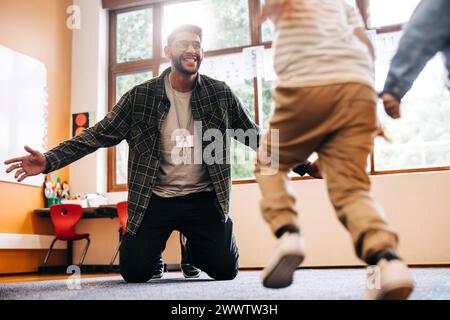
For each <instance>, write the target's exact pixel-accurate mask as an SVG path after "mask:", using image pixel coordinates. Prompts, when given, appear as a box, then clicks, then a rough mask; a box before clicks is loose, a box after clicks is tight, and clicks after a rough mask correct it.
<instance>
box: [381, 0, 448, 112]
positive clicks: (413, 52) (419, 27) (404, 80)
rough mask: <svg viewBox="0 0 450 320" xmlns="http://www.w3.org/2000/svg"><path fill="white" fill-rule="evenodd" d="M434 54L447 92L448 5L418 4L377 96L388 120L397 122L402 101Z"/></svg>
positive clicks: (436, 1) (441, 0) (443, 1)
mask: <svg viewBox="0 0 450 320" xmlns="http://www.w3.org/2000/svg"><path fill="white" fill-rule="evenodd" d="M438 52H442V53H443V55H444V56H445V64H446V67H447V70H448V76H449V78H448V85H449V88H450V1H448V0H422V1H421V2H420V3H419V5H418V6H417V8H416V10H415V11H414V13H413V15H412V17H411V19H410V21H409V22H408V24H407V26H406V28H405V30H404V33H403V35H402V37H401V39H400V43H399V47H398V50H397V53H396V54H395V55H394V58H393V59H392V62H391V66H390V69H389V73H388V76H387V78H386V82H385V84H384V89H383V91H382V93H381V94H380V96H381V98H382V99H383V104H384V108H385V110H386V113H387V114H388V115H389V116H390V117H392V118H394V119H398V118H400V103H401V101H402V99H403V97H404V96H405V94H406V93H407V92H408V91H409V89H411V86H412V85H413V83H414V81H415V80H416V79H417V77H418V76H419V74H420V72H421V71H422V70H423V68H424V67H425V66H426V64H427V62H428V61H429V60H430V59H431V58H433V57H434V55H435V54H436V53H438Z"/></svg>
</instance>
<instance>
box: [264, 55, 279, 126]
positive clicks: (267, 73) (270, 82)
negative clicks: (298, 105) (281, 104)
mask: <svg viewBox="0 0 450 320" xmlns="http://www.w3.org/2000/svg"><path fill="white" fill-rule="evenodd" d="M275 79H276V75H275V70H274V69H273V50H272V49H266V50H264V74H263V78H262V110H263V114H262V115H261V116H260V123H261V124H262V129H263V130H266V129H267V128H268V127H269V119H270V116H271V113H272V107H273V105H272V89H273V87H274V85H275ZM261 117H262V118H261Z"/></svg>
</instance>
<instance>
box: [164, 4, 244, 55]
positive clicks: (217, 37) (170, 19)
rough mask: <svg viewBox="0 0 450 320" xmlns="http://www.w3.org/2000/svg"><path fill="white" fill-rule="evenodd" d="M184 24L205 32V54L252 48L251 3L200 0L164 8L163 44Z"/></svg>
mask: <svg viewBox="0 0 450 320" xmlns="http://www.w3.org/2000/svg"><path fill="white" fill-rule="evenodd" d="M182 24H195V25H198V26H199V27H201V28H202V29H203V42H204V48H205V50H217V49H223V48H231V47H238V46H243V45H248V44H250V22H249V11H248V1H243V0H228V1H226V2H224V1H223V0H200V1H192V2H183V3H177V4H172V5H167V6H165V7H164V18H163V43H166V39H167V36H168V35H169V33H170V32H171V31H172V30H173V29H175V28H176V27H178V26H179V25H182Z"/></svg>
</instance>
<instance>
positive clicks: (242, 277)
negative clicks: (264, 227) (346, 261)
mask: <svg viewBox="0 0 450 320" xmlns="http://www.w3.org/2000/svg"><path fill="white" fill-rule="evenodd" d="M411 273H412V275H413V277H414V281H415V283H416V288H415V290H414V292H413V294H412V295H411V299H412V300H429V299H433V300H450V269H449V268H414V269H412V270H411ZM259 275H260V272H257V271H241V272H240V273H239V275H238V277H237V278H236V279H235V280H233V281H213V280H211V279H210V278H208V276H207V275H205V274H204V273H202V275H201V277H200V278H198V279H190V280H186V279H184V278H183V275H182V274H181V273H178V272H170V273H165V274H164V277H163V278H162V279H159V280H151V281H149V282H148V283H144V284H127V283H125V282H124V281H123V279H122V278H121V277H106V278H105V277H102V278H84V279H79V280H80V282H79V286H78V288H77V283H76V282H73V281H72V282H69V285H68V283H67V281H66V280H55V281H38V282H28V283H14V284H0V300H22V299H27V300H37V299H43V300H47V299H51V300H97V299H101V300H103V299H108V300H109V299H124V300H128V299H132V300H142V299H145V300H284V299H288V300H303V299H311V300H320V299H330V300H355V299H360V298H361V296H362V294H363V292H364V290H365V286H366V283H367V278H366V276H367V275H366V271H365V270H364V269H321V270H317V269H316V270H312V269H300V270H298V271H296V272H295V278H294V283H293V284H292V285H291V286H290V287H288V288H284V289H266V288H264V287H263V286H262V285H261V281H260V279H259Z"/></svg>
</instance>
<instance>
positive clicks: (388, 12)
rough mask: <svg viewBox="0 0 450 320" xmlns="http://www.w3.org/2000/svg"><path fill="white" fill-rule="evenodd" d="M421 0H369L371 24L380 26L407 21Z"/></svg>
mask: <svg viewBox="0 0 450 320" xmlns="http://www.w3.org/2000/svg"><path fill="white" fill-rule="evenodd" d="M419 2H420V0H395V1H392V0H371V1H369V12H370V16H369V26H370V27H371V28H378V27H382V26H389V25H394V24H400V23H405V22H407V21H408V20H409V18H410V17H411V15H412V13H413V11H414V9H415V8H416V7H417V5H418V4H419Z"/></svg>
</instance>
